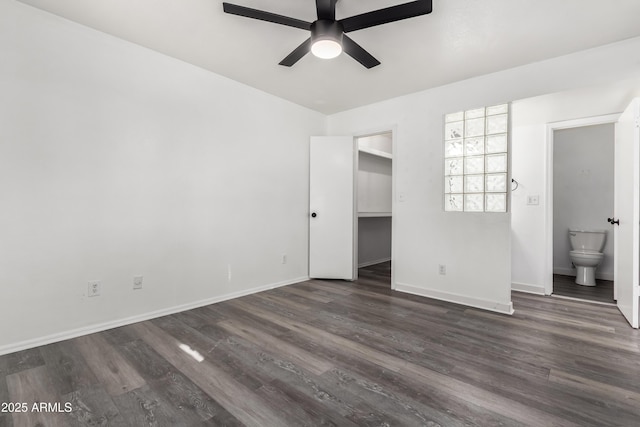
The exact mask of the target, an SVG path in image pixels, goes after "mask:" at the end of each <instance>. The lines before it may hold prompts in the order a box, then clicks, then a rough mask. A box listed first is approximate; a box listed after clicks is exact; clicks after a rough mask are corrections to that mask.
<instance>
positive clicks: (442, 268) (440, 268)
mask: <svg viewBox="0 0 640 427" xmlns="http://www.w3.org/2000/svg"><path fill="white" fill-rule="evenodd" d="M438 274H441V275H443V276H444V275H445V274H447V266H446V265H444V264H438Z"/></svg>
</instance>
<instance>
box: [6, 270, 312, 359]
mask: <svg viewBox="0 0 640 427" xmlns="http://www.w3.org/2000/svg"><path fill="white" fill-rule="evenodd" d="M306 280H309V277H299V278H297V279H291V280H286V281H283V282H278V283H272V284H269V285H263V286H259V287H256V288H251V289H247V290H244V291H239V292H232V293H229V294H224V295H220V296H217V297H212V298H207V299H203V300H199V301H193V302H190V303H186V304H181V305H176V306H173V307H167V308H163V309H160V310H155V311H151V312H147V313H143V314H138V315H135V316H131V317H125V318H122V319H116V320H112V321H109V322H104V323H98V324H94V325H88V326H84V327H82V328H77V329H72V330H68V331H63V332H58V333H55V334H51V335H46V336H43V337H38V338H33V339H30V340H25V341H20V342H17V343H14V344H8V345H3V346H0V356H2V355H4V354H9V353H14V352H16V351H22V350H27V349H29V348H33V347H39V346H41V345H46V344H51V343H55V342H59V341H64V340H68V339H71V338H76V337H80V336H82V335H88V334H93V333H96V332H102V331H106V330H108V329H113V328H117V327H120V326H126V325H130V324H132V323H138V322H143V321H145V320H150V319H155V318H156V317H162V316H168V315H170V314H175V313H180V312H182V311H186V310H192V309H194V308H198V307H204V306H206V305H210V304H215V303H217V302H222V301H227V300H230V299H234V298H239V297H243V296H246V295H251V294H255V293H258V292H263V291H268V290H269V289H275V288H279V287H282V286H287V285H293V284H294V283H300V282H304V281H306Z"/></svg>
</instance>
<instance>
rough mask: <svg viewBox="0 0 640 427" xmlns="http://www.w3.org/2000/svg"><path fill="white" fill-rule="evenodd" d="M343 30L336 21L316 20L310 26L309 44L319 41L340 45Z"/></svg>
mask: <svg viewBox="0 0 640 427" xmlns="http://www.w3.org/2000/svg"><path fill="white" fill-rule="evenodd" d="M343 33H344V28H343V27H342V24H341V23H339V22H338V21H330V20H327V19H318V20H317V21H315V22H314V23H313V24H311V44H313V43H315V42H317V41H321V40H332V41H335V42H336V43H339V44H340V45H342V34H343Z"/></svg>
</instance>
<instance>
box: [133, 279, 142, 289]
mask: <svg viewBox="0 0 640 427" xmlns="http://www.w3.org/2000/svg"><path fill="white" fill-rule="evenodd" d="M142 279H143V276H133V289H142Z"/></svg>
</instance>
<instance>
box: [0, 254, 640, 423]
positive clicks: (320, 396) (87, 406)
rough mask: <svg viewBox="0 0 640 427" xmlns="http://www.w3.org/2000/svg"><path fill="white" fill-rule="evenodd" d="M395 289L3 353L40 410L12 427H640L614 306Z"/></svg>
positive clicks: (227, 308) (639, 405)
mask: <svg viewBox="0 0 640 427" xmlns="http://www.w3.org/2000/svg"><path fill="white" fill-rule="evenodd" d="M389 282H390V266H389V263H384V264H380V265H377V266H371V267H368V268H365V269H361V271H360V279H359V280H358V281H356V282H353V283H349V282H342V281H328V280H310V281H307V282H304V283H299V284H296V285H292V286H287V287H283V288H279V289H274V290H271V291H267V292H262V293H260V294H255V295H251V296H247V297H243V298H239V299H236V300H232V301H227V302H224V303H219V304H214V305H210V306H207V307H203V308H199V309H196V310H191V311H188V312H184V313H180V314H176V315H172V316H166V317H162V318H158V319H154V320H151V321H147V322H141V323H137V324H134V325H130V326H126V327H122V328H117V329H113V330H110V331H106V332H102V333H98V334H93V335H89V336H86V337H81V338H77V339H73V340H68V341H65V342H60V343H56V344H51V345H47V346H43V347H39V348H34V349H30V350H26V351H21V352H18V353H14V354H10V355H6V356H2V357H0V403H4V404H5V405H6V404H8V403H9V402H13V403H22V402H24V403H26V404H27V405H28V407H29V410H28V411H27V412H24V413H18V412H14V413H9V412H6V411H5V412H0V426H16V427H17V426H89V425H91V426H94V425H99V426H205V425H212V426H218V425H220V426H223V425H224V426H240V425H247V426H316V425H335V426H438V425H440V426H462V425H479V426H489V425H503V426H523V425H532V426H603V425H607V426H609V425H620V426H635V425H638V423H639V422H640V421H639V420H640V347H639V343H640V334H639V333H638V331H636V330H633V329H631V328H630V327H629V326H628V325H627V323H626V322H625V320H624V319H623V318H622V316H621V315H620V314H619V313H618V311H617V309H616V308H615V307H611V306H606V305H596V304H588V303H583V302H578V301H572V300H566V299H558V298H550V297H541V296H535V295H529V294H524V293H514V296H513V301H514V305H515V309H516V313H515V314H514V315H513V316H506V315H501V314H496V313H491V312H487V311H482V310H477V309H473V308H468V307H463V306H459V305H455V304H450V303H445V302H440V301H435V300H429V299H426V298H420V297H417V296H412V295H407V294H401V293H397V292H393V291H391V290H390V289H389V288H390V287H389ZM33 402H44V403H60V408H61V409H63V410H62V411H54V412H52V411H44V412H36V411H32V410H31V405H32V403H33ZM65 405H68V408H69V409H70V410H71V411H70V412H65V411H64V409H65V408H66V406H65ZM6 409H7V408H6V406H5V410H6Z"/></svg>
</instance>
